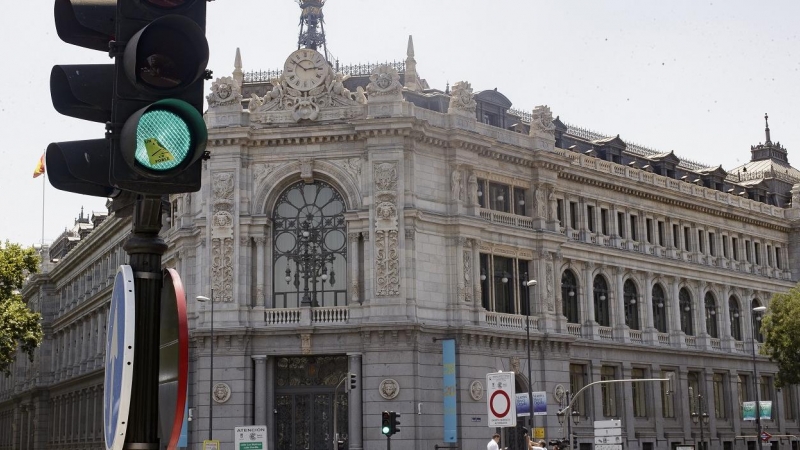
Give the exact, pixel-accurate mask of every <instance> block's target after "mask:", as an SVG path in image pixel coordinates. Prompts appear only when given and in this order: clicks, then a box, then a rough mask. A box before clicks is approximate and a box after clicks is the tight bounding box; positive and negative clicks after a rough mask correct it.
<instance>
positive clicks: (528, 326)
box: [525, 272, 536, 439]
mask: <svg viewBox="0 0 800 450" xmlns="http://www.w3.org/2000/svg"><path fill="white" fill-rule="evenodd" d="M525 278H528V273H527V272H525ZM525 286H526V287H527V288H528V289H527V290H526V292H527V295H526V297H527V300H528V301H527V303H528V309H527V314H526V317H525V336H526V337H527V340H526V341H525V343H526V346H527V348H528V407H529V408H530V414H531V415H530V416H529V418H528V419H529V423H528V425H529V428H530V429H529V430H528V433H529V434H528V436H530V437H531V439H533V378H532V377H531V365H532V362H533V360H532V359H531V290H530V288H532V287H533V286H536V280H528V281H527V282H526V283H525Z"/></svg>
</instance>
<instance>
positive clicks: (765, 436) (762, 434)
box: [761, 431, 772, 442]
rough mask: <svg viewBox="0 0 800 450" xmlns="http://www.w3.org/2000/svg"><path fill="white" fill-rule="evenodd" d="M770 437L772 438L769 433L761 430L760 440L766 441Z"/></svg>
mask: <svg viewBox="0 0 800 450" xmlns="http://www.w3.org/2000/svg"><path fill="white" fill-rule="evenodd" d="M770 439H772V435H771V434H769V433H767V432H766V431H762V432H761V440H762V441H764V442H767V441H769V440H770Z"/></svg>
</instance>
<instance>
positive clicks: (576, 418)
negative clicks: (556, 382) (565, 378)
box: [556, 391, 581, 450]
mask: <svg viewBox="0 0 800 450" xmlns="http://www.w3.org/2000/svg"><path fill="white" fill-rule="evenodd" d="M564 400H566V404H567V405H569V404H571V403H572V392H570V391H565V392H564V396H563V397H561V411H559V412H557V413H556V416H557V417H558V423H559V424H561V425H564V420H566V421H567V439H569V444H568V445H569V448H572V447H573V442H572V424H573V423H574V424H575V426H578V423H579V422H580V421H581V414H580V412H578V411H577V410H575V409H572V410H571V412H570V417H571V420H568V419H567V417H566V416H567V414H566V412H564V406H565V403H564ZM562 447H563V446H562ZM562 450H564V449H563V448H562Z"/></svg>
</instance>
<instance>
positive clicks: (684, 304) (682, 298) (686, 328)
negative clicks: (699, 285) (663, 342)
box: [678, 288, 694, 336]
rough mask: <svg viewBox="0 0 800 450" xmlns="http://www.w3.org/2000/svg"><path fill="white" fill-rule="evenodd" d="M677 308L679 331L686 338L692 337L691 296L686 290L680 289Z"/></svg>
mask: <svg viewBox="0 0 800 450" xmlns="http://www.w3.org/2000/svg"><path fill="white" fill-rule="evenodd" d="M678 307H679V308H680V309H681V331H683V332H684V333H685V334H686V335H688V336H694V327H692V296H691V294H689V290H688V289H686V288H681V290H680V292H679V293H678Z"/></svg>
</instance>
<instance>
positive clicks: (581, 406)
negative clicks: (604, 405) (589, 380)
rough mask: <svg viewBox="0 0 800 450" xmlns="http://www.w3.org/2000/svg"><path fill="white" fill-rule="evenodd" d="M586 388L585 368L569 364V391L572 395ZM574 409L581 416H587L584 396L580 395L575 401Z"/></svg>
mask: <svg viewBox="0 0 800 450" xmlns="http://www.w3.org/2000/svg"><path fill="white" fill-rule="evenodd" d="M584 386H586V366H585V365H583V364H570V365H569V391H570V392H572V393H576V392H578V391H580V390H581V389H583V387H584ZM574 408H575V409H577V410H578V413H579V414H580V415H581V416H583V417H587V416H588V411H587V410H586V401H585V396H584V395H581V396H580V397H578V399H577V400H575V403H574Z"/></svg>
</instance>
